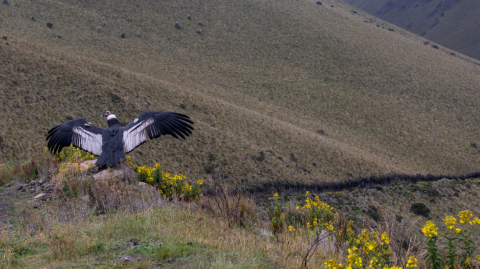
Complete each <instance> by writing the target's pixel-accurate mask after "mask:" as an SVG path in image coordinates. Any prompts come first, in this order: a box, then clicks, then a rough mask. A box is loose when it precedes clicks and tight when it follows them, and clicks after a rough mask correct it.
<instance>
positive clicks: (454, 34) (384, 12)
mask: <svg viewBox="0 0 480 269" xmlns="http://www.w3.org/2000/svg"><path fill="white" fill-rule="evenodd" d="M344 2H346V3H348V4H350V5H352V6H355V7H358V8H360V9H362V10H364V11H366V12H368V13H370V14H372V15H375V16H377V17H379V18H381V19H383V20H385V21H388V22H390V23H393V24H395V25H398V26H400V27H402V28H404V29H407V30H409V31H411V32H413V33H415V34H418V35H421V36H424V37H425V38H427V39H430V40H432V41H434V42H437V43H439V44H441V45H443V46H445V47H448V48H450V49H452V50H456V51H459V52H461V53H463V54H466V55H469V56H470V57H474V58H477V59H480V45H479V44H480V16H478V14H479V13H480V2H479V1H476V0H464V1H460V0H433V1H422V0H399V1H392V0H381V1H366V0H344Z"/></svg>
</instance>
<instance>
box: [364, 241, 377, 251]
mask: <svg viewBox="0 0 480 269" xmlns="http://www.w3.org/2000/svg"><path fill="white" fill-rule="evenodd" d="M365 247H366V250H367V253H368V252H372V251H374V250H375V248H376V247H377V242H375V241H370V242H367V243H365Z"/></svg>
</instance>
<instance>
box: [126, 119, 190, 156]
mask: <svg viewBox="0 0 480 269" xmlns="http://www.w3.org/2000/svg"><path fill="white" fill-rule="evenodd" d="M190 124H194V123H193V121H192V120H190V117H189V116H187V115H184V114H180V113H176V112H166V111H146V112H143V113H142V114H140V115H139V116H138V118H136V119H135V120H134V121H132V122H130V123H129V124H128V125H127V126H125V127H123V131H124V137H123V139H124V141H123V143H124V150H125V153H128V152H131V151H132V150H134V149H135V148H137V147H138V146H140V145H141V144H143V143H144V142H145V141H146V137H145V132H146V134H147V135H148V137H149V138H150V139H153V138H157V137H160V136H162V135H167V134H168V135H171V136H173V137H175V138H177V139H178V138H180V137H181V138H183V139H185V138H186V137H188V136H190V135H191V134H192V131H193V130H194V129H193V127H192V126H191V125H190ZM139 128H141V129H139Z"/></svg>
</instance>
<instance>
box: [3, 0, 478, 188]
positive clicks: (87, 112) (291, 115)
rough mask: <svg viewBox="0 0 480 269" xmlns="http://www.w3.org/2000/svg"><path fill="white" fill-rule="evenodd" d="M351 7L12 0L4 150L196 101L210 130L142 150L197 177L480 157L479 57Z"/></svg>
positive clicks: (146, 158) (302, 178)
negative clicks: (66, 129) (456, 53)
mask: <svg viewBox="0 0 480 269" xmlns="http://www.w3.org/2000/svg"><path fill="white" fill-rule="evenodd" d="M330 4H333V5H334V6H335V7H334V8H331V7H330ZM349 11H350V10H349V8H348V7H346V5H345V4H342V3H341V2H338V1H325V3H324V5H323V6H322V7H320V6H318V5H316V4H315V3H314V1H293V2H291V1H286V0H285V1H283V0H282V1H266V0H249V1H242V2H228V1H226V2H225V1H220V0H218V1H208V2H201V3H200V2H195V3H193V2H188V1H160V2H159V1H148V2H142V3H132V2H131V1H126V0H125V1H123V0H122V1H116V2H115V4H113V3H103V2H94V1H87V2H82V3H78V2H74V1H66V0H65V1H60V0H58V1H53V0H51V1H42V3H38V2H36V1H27V0H18V1H15V3H14V4H12V5H10V6H8V7H7V6H3V7H2V9H1V10H0V23H1V24H2V26H4V27H2V29H1V30H0V36H7V37H8V40H2V42H1V43H0V57H1V58H0V59H1V65H0V89H2V91H0V99H1V101H0V104H1V106H0V115H1V117H0V136H1V137H2V138H3V142H2V143H1V145H0V151H1V155H0V158H2V159H3V161H7V160H9V159H11V158H22V157H24V156H26V155H22V154H23V152H24V149H25V147H28V146H31V145H32V144H33V143H35V142H38V141H41V140H42V139H43V138H44V136H45V133H46V131H47V130H48V129H49V128H51V127H52V126H54V125H55V124H58V123H61V122H64V121H66V120H67V118H69V117H72V118H77V117H83V118H86V119H88V120H90V121H92V122H93V123H94V124H96V125H98V126H101V127H105V126H106V123H105V122H103V121H101V120H100V118H99V114H100V112H101V111H103V110H105V109H109V110H111V111H113V112H114V113H116V115H117V117H118V118H119V120H120V121H121V122H124V123H126V122H128V121H130V120H132V119H134V118H135V117H136V116H137V115H138V114H139V113H140V112H142V111H144V110H147V109H148V110H173V111H178V112H182V113H186V114H188V115H190V116H191V117H192V119H193V120H194V121H195V122H196V124H195V127H196V130H195V132H194V135H193V136H192V138H190V139H189V140H187V141H175V140H174V139H172V138H164V139H158V140H156V141H151V142H148V143H147V144H146V145H143V146H142V147H140V148H139V149H137V150H136V152H135V153H134V160H137V161H138V162H140V163H143V164H149V165H152V164H153V163H155V162H160V163H161V164H162V166H164V167H165V169H166V170H169V171H172V172H175V173H176V172H182V173H184V174H185V175H187V176H189V177H201V176H202V175H204V174H205V173H206V172H211V171H212V170H213V168H217V167H223V169H225V171H226V172H227V173H228V174H229V176H230V178H231V180H232V181H235V182H239V183H242V184H249V185H255V184H257V183H259V182H270V181H278V180H288V181H299V182H315V181H326V180H331V181H333V180H342V179H345V178H349V177H360V176H366V175H371V174H384V173H388V172H405V173H435V174H438V173H467V172H472V171H475V170H477V169H478V154H479V151H478V149H477V148H475V147H473V146H471V145H473V144H476V145H479V144H480V141H479V140H478V135H477V134H478V133H479V131H480V130H479V125H478V112H477V109H476V108H477V107H478V106H479V105H480V104H479V102H480V98H479V92H478V91H477V88H478V85H480V76H479V72H480V71H479V70H478V68H475V67H473V66H472V64H471V63H469V62H466V61H462V60H460V59H458V58H454V57H451V56H448V55H446V54H445V53H443V52H441V51H437V50H432V49H429V48H426V46H423V44H422V42H420V40H418V39H417V38H413V37H411V36H408V35H400V34H398V33H392V32H389V31H385V30H382V29H378V28H377V27H375V26H374V25H372V24H365V23H361V21H362V20H361V18H360V16H353V15H351V14H350V12H349ZM187 15H190V17H191V19H190V20H189V19H187ZM30 16H35V17H36V18H37V21H36V22H33V21H31V20H30V19H29V18H30ZM175 21H178V22H180V24H181V26H182V29H181V30H177V29H175V28H174V27H173V23H174V22H175ZM197 21H202V22H203V23H204V26H198V25H197V24H196V23H197ZM47 22H52V23H53V25H54V26H53V29H49V28H47V27H46V26H45V24H46V23H47ZM103 22H106V24H105V25H103ZM98 26H100V27H101V28H102V29H101V32H100V33H98V32H97V30H96V28H97V27H98ZM200 28H201V29H202V31H203V33H202V34H201V35H198V34H196V33H195V30H196V29H200ZM137 31H138V32H140V36H135V33H136V32H137ZM122 33H126V36H127V38H125V39H121V38H120V37H119V36H120V34H122ZM57 34H61V35H62V38H61V39H59V38H57ZM7 42H8V43H9V45H6V44H5V43H7ZM181 107H184V108H181Z"/></svg>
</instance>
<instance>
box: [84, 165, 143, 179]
mask: <svg viewBox="0 0 480 269" xmlns="http://www.w3.org/2000/svg"><path fill="white" fill-rule="evenodd" d="M109 177H110V178H114V177H117V178H122V179H123V180H126V181H130V182H137V181H138V174H137V172H135V171H134V170H133V168H132V167H131V166H129V165H126V164H122V165H117V166H114V167H112V168H109V169H105V170H102V171H100V172H98V173H96V174H95V175H93V179H95V180H99V179H102V178H109Z"/></svg>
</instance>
